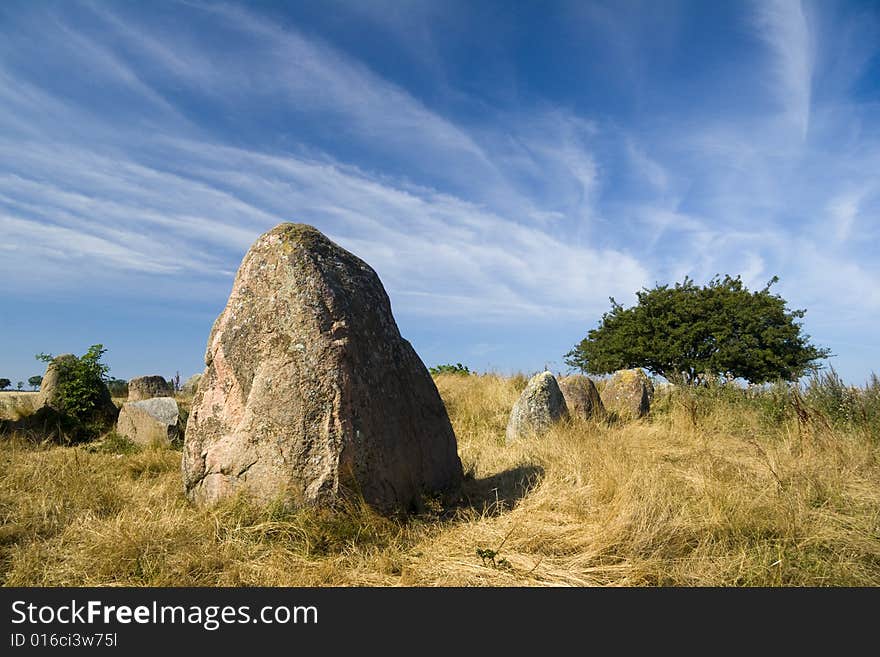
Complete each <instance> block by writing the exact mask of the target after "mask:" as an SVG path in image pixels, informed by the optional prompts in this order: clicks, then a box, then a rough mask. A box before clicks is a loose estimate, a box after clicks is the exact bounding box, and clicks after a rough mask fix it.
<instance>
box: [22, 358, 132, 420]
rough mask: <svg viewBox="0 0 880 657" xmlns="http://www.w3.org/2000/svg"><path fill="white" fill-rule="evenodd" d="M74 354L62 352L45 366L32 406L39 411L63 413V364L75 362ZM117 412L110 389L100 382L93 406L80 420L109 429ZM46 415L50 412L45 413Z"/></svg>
mask: <svg viewBox="0 0 880 657" xmlns="http://www.w3.org/2000/svg"><path fill="white" fill-rule="evenodd" d="M76 360H77V359H76V356H74V355H73V354H62V355H61V356H56V357H55V358H53V359H52V360H51V361H50V362H49V364H48V365H47V366H46V372H45V374H43V382H42V383H41V384H40V392H39V393H37V400H36V402H35V403H34V408H35V409H36V411H39V410H40V409H42V408H47V409H52V410H53V411H57V412H58V413H60V414H62V415H63V413H64V410H65V409H64V408H63V407H62V406H63V404H62V403H61V399H60V397H59V395H60V386H61V385H62V384H63V383H64V378H65V374H64V372H65V365H71V364H73V363H75V362H76ZM118 414H119V409H117V408H116V404H114V403H113V398H112V397H111V396H110V391H109V390H108V389H107V386H106V384H104V383H103V382H101V384H100V388H99V389H98V390H97V399H96V403H95V406H94V408H93V409H92V410H91V412H89V413H88V414H87V415H86V416H85V417H81V418H80V420H82V421H84V422H88V423H90V424H92V425H93V426H94V427H95V429H97V430H99V431H100V430H101V429H109V428H110V427H111V426H112V425H113V423H114V422H116V417H117V415H118ZM45 415H46V416H47V417H48V416H49V415H51V414H45Z"/></svg>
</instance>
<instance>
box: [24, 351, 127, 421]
mask: <svg viewBox="0 0 880 657" xmlns="http://www.w3.org/2000/svg"><path fill="white" fill-rule="evenodd" d="M106 351H107V350H106V349H104V345H102V344H94V345H92V346H91V347H89V350H88V351H87V352H86V353H85V354H83V355H82V356H80V357H79V358H70V359H61V358H59V359H58V360H55V357H54V356H52V354H37V359H38V360H42V361H45V362H47V363H49V362H52V361H53V360H55V366H56V367H57V368H59V373H58V381H59V384H58V402H57V403H58V404H59V406H60V408H59V410H60V411H62V412H64V413H66V414H68V415H70V416H71V417H74V418H78V419H81V420H82V419H83V418H85V417H87V416H88V415H89V414H90V412H91V411H92V410H93V409H95V408H96V407H97V406H98V403H99V402H100V400H101V394H102V391H103V390H104V383H105V381H106V380H107V373H108V372H109V371H110V367H109V366H107V365H105V364H104V363H102V362H101V356H103V355H104V353H105V352H106Z"/></svg>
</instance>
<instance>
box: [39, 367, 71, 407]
mask: <svg viewBox="0 0 880 657" xmlns="http://www.w3.org/2000/svg"><path fill="white" fill-rule="evenodd" d="M75 362H76V356H74V355H73V354H61V355H60V356H55V358H53V359H52V360H51V361H50V362H49V364H48V365H46V372H45V373H44V374H43V381H42V383H40V392H38V393H37V401H36V403H35V404H34V406H35V408H41V407H43V406H48V407H50V408H56V409H57V408H58V405H59V402H58V383H59V371H60V369H61V367H62V366H63V365H65V364H68V365H69V364H73V363H75Z"/></svg>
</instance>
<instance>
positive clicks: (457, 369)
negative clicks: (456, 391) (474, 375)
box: [428, 363, 471, 376]
mask: <svg viewBox="0 0 880 657" xmlns="http://www.w3.org/2000/svg"><path fill="white" fill-rule="evenodd" d="M428 371H429V372H430V373H431V374H432V375H435V376H436V375H437V374H462V375H468V374H470V373H471V371H470V370H469V369H468V367H467V365H462V364H461V363H456V364H455V365H452V364H451V363H447V364H445V365H435V366H434V367H429V368H428Z"/></svg>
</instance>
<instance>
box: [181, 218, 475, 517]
mask: <svg viewBox="0 0 880 657" xmlns="http://www.w3.org/2000/svg"><path fill="white" fill-rule="evenodd" d="M205 364H206V366H207V367H206V369H205V372H204V375H203V377H202V379H201V382H200V383H199V387H198V391H197V392H196V395H195V398H194V399H193V404H192V412H191V414H190V416H189V419H188V423H187V429H186V438H185V441H184V450H183V461H182V471H183V481H184V489H185V492H186V495H187V497H188V498H189V499H190V500H192V501H193V502H195V503H197V504H210V503H213V502H215V501H217V500H219V499H221V498H224V497H226V496H229V495H234V494H236V493H237V492H239V491H241V492H243V493H245V494H247V495H248V496H249V497H250V498H251V499H253V500H255V501H256V502H258V503H269V502H271V501H273V500H277V499H284V500H286V501H288V502H292V503H294V504H298V505H329V504H333V503H334V501H335V500H338V499H339V498H341V497H344V496H346V495H350V494H355V495H358V496H362V497H363V499H364V500H365V501H366V502H367V503H368V504H370V505H372V506H374V507H375V508H378V509H380V510H392V509H409V508H412V507H413V506H415V505H417V504H418V503H419V501H420V498H421V495H422V494H423V493H453V492H455V491H457V489H458V488H459V485H460V483H461V481H462V478H463V473H462V467H461V461H460V460H459V458H458V453H457V445H456V440H455V435H454V434H453V432H452V426H451V425H450V422H449V417H448V416H447V414H446V408H445V406H444V405H443V402H442V400H441V399H440V395H439V393H438V392H437V388H436V386H435V385H434V381H433V380H432V379H431V376H430V374H429V373H428V370H427V368H425V365H424V364H423V363H422V361H421V360H420V359H419V357H418V355H417V354H416V352H415V351H414V350H413V348H412V346H411V345H410V344H409V342H407V341H406V340H404V339H403V338H402V337H401V336H400V332H399V331H398V328H397V324H396V322H395V321H394V317H393V315H392V314H391V304H390V302H389V300H388V295H387V294H386V293H385V289H384V288H383V286H382V283H381V281H380V280H379V277H378V276H377V275H376V272H375V271H373V269H372V268H370V266H369V265H367V264H366V263H365V262H363V261H362V260H360V259H359V258H357V257H355V256H354V255H352V254H351V253H349V252H348V251H345V250H344V249H342V248H341V247H339V246H338V245H337V244H335V243H333V242H332V241H330V240H329V239H327V237H325V236H324V235H322V234H321V233H320V232H319V231H318V230H316V229H315V228H313V227H311V226H307V225H304V224H290V223H287V224H281V225H279V226H276V227H275V228H274V229H273V230H271V231H269V232H268V233H265V234H264V235H262V236H261V237H260V238H259V239H258V240H257V241H256V242H255V243H254V245H253V246H252V247H251V248H250V250H249V251H248V252H247V254H246V255H245V257H244V260H243V261H242V263H241V267H240V268H239V270H238V274H237V275H236V278H235V282H234V284H233V286H232V292H231V294H230V296H229V300H228V302H227V304H226V308H225V309H224V310H223V312H222V313H221V314H220V316H219V317H218V318H217V321H216V322H215V323H214V327H213V329H212V330H211V335H210V337H209V338H208V347H207V352H206V354H205Z"/></svg>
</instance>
